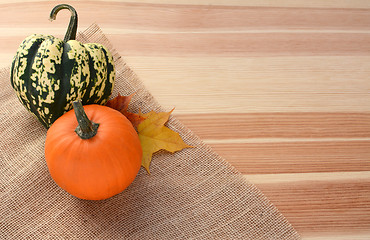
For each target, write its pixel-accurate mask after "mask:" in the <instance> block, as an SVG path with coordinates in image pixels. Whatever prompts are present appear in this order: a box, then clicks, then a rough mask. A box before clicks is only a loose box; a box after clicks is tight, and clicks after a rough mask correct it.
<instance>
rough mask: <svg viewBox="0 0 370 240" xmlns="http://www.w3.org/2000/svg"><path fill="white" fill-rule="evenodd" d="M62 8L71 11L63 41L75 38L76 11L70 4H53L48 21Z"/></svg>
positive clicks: (54, 17) (53, 18)
mask: <svg viewBox="0 0 370 240" xmlns="http://www.w3.org/2000/svg"><path fill="white" fill-rule="evenodd" d="M62 9H68V10H69V11H70V12H71V19H70V20H69V25H68V28H67V32H66V35H65V36H64V42H67V41H69V40H75V39H76V33H77V12H76V10H75V9H74V8H73V7H72V6H70V5H68V4H59V5H57V6H55V7H54V8H53V10H51V13H50V18H49V19H50V21H53V20H55V19H56V16H57V14H58V12H59V11H60V10H62Z"/></svg>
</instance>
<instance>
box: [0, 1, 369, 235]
mask: <svg viewBox="0 0 370 240" xmlns="http://www.w3.org/2000/svg"><path fill="white" fill-rule="evenodd" d="M57 3H61V2H59V1H57V2H56V1H37V2H36V1H35V2H33V1H28V0H15V1H10V0H9V1H1V2H0V10H1V15H0V50H1V51H0V64H1V65H0V66H1V67H7V66H9V65H10V63H11V60H12V57H13V55H14V54H15V51H16V50H17V47H18V45H19V44H20V42H21V41H22V40H23V39H24V38H25V37H26V36H28V35H30V34H32V33H45V34H52V35H55V36H58V37H63V36H64V33H65V30H66V27H67V25H68V21H69V16H70V14H69V12H68V11H66V10H65V11H61V12H60V13H59V14H58V17H57V20H56V21H54V22H50V21H48V16H49V13H50V11H51V9H52V8H53V7H54V6H55V5H56V4H57ZM63 3H69V4H71V5H72V6H74V7H75V8H76V10H77V12H78V13H79V29H80V30H84V29H86V27H88V26H89V25H91V24H92V23H97V24H98V25H99V26H100V27H101V28H102V30H103V32H104V33H105V34H106V35H107V37H108V38H109V39H110V40H111V42H112V44H113V46H114V47H115V48H116V49H117V50H118V51H119V53H120V54H121V55H122V57H123V58H124V59H125V61H126V62H127V63H128V65H129V66H130V67H131V68H132V69H133V70H134V71H135V72H136V73H137V74H138V76H139V77H140V78H141V80H142V81H143V82H144V84H145V85H146V86H147V88H148V89H149V90H150V91H151V92H152V94H153V95H154V96H155V97H156V98H157V100H158V101H159V102H160V104H162V105H163V106H165V107H166V108H168V109H171V108H172V107H176V109H175V111H174V115H175V116H176V117H177V118H178V119H179V120H181V121H182V122H183V123H185V124H186V125H187V126H188V127H189V128H190V129H192V130H193V131H194V132H195V133H197V134H198V135H199V136H200V137H201V138H202V139H203V140H204V141H205V142H206V143H208V144H209V145H211V146H212V147H213V149H214V150H215V151H216V152H218V153H219V154H220V155H222V156H223V157H224V158H226V159H227V160H228V161H229V162H230V163H231V164H233V165H234V166H235V167H236V168H237V169H238V170H239V171H240V172H242V173H243V174H244V175H245V178H246V179H248V180H249V181H250V182H252V183H254V184H256V185H257V187H258V188H260V189H261V190H262V191H263V193H264V194H265V195H266V196H267V197H268V198H269V199H270V200H271V202H272V203H273V204H274V205H275V206H277V208H278V209H279V210H280V211H281V212H282V213H283V214H284V215H285V216H286V218H287V219H288V220H289V221H290V223H291V224H292V225H293V226H294V227H295V228H296V230H297V231H298V232H299V233H300V234H301V236H302V237H303V239H370V1H368V0H352V1H345V0H330V1H329V0H328V1H320V0H311V1H304V0H298V1H296V0H275V1H271V0H260V1H257V0H250V1H242V0H203V1H195V0H174V1H170V0H142V1H139V0H137V1H135V0H127V1H120V0H111V1H109V0H107V1H64V2H63Z"/></svg>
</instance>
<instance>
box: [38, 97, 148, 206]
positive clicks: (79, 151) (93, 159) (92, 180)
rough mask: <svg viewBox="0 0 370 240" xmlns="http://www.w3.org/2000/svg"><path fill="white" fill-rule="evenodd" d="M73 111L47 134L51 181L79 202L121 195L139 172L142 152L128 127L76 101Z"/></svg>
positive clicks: (114, 115) (111, 113) (118, 117)
mask: <svg viewBox="0 0 370 240" xmlns="http://www.w3.org/2000/svg"><path fill="white" fill-rule="evenodd" d="M73 107H74V110H70V111H69V112H67V113H65V114H64V115H62V116H61V117H60V118H58V119H57V120H56V121H55V122H54V123H53V125H52V126H51V127H50V128H49V130H48V132H47V136H46V141H45V159H46V162H47V166H48V168H49V172H50V174H51V176H52V178H53V179H54V181H55V182H56V183H57V184H58V185H59V186H60V187H61V188H63V189H64V190H66V191H67V192H69V193H70V194H72V195H74V196H76V197H78V198H81V199H87V200H101V199H106V198H109V197H112V196H114V195H116V194H118V193H120V192H122V191H123V190H124V189H125V188H127V187H128V186H129V185H130V184H131V183H132V181H133V180H134V179H135V177H136V175H137V173H138V172H139V169H140V166H141V157H142V148H141V145H140V140H139V137H138V135H137V133H136V131H135V129H134V128H133V126H132V124H131V122H130V121H129V120H127V118H126V117H125V116H123V115H122V114H121V113H120V112H118V111H116V110H114V109H111V108H109V107H106V106H101V105H87V106H84V107H83V106H82V103H81V102H80V101H75V102H74V103H73ZM84 110H85V111H84Z"/></svg>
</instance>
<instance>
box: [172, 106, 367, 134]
mask: <svg viewBox="0 0 370 240" xmlns="http://www.w3.org/2000/svg"><path fill="white" fill-rule="evenodd" d="M175 115H176V118H177V119H179V120H180V121H181V122H183V123H184V124H185V125H186V126H187V127H188V128H189V129H191V130H192V131H194V132H195V133H196V134H197V135H198V136H200V137H201V138H202V139H205V140H215V139H216V140H221V141H222V140H229V139H243V140H248V139H252V140H253V139H254V140H258V139H260V138H263V139H267V138H273V139H276V138H278V139H292V141H294V140H295V139H298V140H300V139H306V140H310V139H313V138H314V139H315V140H317V141H320V139H322V138H329V139H332V140H335V139H338V138H340V139H347V140H350V139H358V138H369V137H370V113H327V112H323V113H318V112H316V113H312V112H306V113H303V112H301V113H296V112H292V113H250V114H248V113H245V114H242V113H230V114H216V113H210V114H175Z"/></svg>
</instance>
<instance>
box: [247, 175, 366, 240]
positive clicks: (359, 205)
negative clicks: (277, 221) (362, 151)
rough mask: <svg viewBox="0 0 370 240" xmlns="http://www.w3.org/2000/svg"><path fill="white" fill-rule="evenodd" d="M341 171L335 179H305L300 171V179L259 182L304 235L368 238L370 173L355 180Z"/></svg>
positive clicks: (329, 237)
mask: <svg viewBox="0 0 370 240" xmlns="http://www.w3.org/2000/svg"><path fill="white" fill-rule="evenodd" d="M323 174H327V173H323ZM340 174H341V173H337V175H338V176H337V179H336V180H335V181H333V180H322V179H320V178H319V179H318V180H315V179H312V178H306V179H305V178H304V176H303V178H301V176H302V174H297V175H296V180H297V181H294V180H293V181H291V182H277V183H275V182H269V183H258V182H255V184H256V185H257V186H258V188H260V189H261V190H262V192H263V193H264V194H265V195H266V196H267V197H268V198H269V199H270V200H271V201H272V202H273V203H274V205H275V206H277V207H278V208H279V209H280V210H281V211H282V212H284V214H285V216H286V217H287V219H288V220H289V221H290V222H291V223H292V224H293V226H295V228H296V229H297V231H299V232H300V233H301V235H302V237H303V238H304V239H305V238H307V239H310V238H313V237H317V236H319V237H326V239H331V237H335V236H343V235H344V236H346V237H347V238H345V239H359V238H357V237H358V236H359V237H361V239H367V238H368V236H369V234H370V205H369V204H368V203H369V199H370V174H369V173H367V174H368V175H367V177H364V176H363V177H362V178H360V179H352V180H349V179H346V178H344V180H341V179H340ZM246 178H247V179H248V175H247V176H246ZM252 179H253V177H252ZM302 179H303V180H302ZM351 236H353V237H351Z"/></svg>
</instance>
